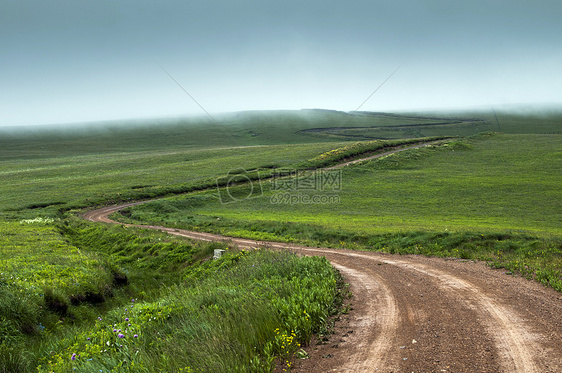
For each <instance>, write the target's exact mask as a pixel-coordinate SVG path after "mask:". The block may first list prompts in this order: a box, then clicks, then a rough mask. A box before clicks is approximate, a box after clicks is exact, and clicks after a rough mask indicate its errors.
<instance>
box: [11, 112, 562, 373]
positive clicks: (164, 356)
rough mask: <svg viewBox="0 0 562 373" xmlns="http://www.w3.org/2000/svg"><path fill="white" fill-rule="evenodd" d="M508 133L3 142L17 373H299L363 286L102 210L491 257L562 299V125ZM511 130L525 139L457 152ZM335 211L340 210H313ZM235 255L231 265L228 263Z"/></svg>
mask: <svg viewBox="0 0 562 373" xmlns="http://www.w3.org/2000/svg"><path fill="white" fill-rule="evenodd" d="M497 117H498V120H496V118H495V117H494V116H493V115H491V113H477V114H462V115H461V114H457V115H453V114H452V115H446V116H441V117H439V116H438V115H422V116H420V115H415V114H413V115H402V116H401V115H394V114H383V113H355V114H354V115H350V114H347V113H342V112H332V111H326V110H306V111H302V112H247V113H241V114H239V115H238V116H225V117H223V118H219V119H220V120H221V123H223V124H224V128H219V127H218V126H215V125H214V124H213V123H210V122H208V121H207V120H199V119H198V120H192V121H187V122H182V121H167V122H159V123H149V122H145V123H132V124H130V126H121V125H119V124H117V123H114V124H107V125H103V126H82V127H81V128H79V129H70V128H65V127H64V126H61V127H60V128H51V129H49V130H43V129H41V128H35V129H34V130H33V131H28V132H27V133H22V132H18V131H12V130H6V129H1V130H0V159H2V162H0V176H2V178H1V179H0V193H2V199H0V337H1V342H0V372H20V371H21V372H27V371H37V370H39V371H45V372H67V371H74V370H76V371H82V372H93V371H95V372H97V371H102V372H111V371H113V372H121V371H125V372H127V371H130V372H159V371H177V372H181V371H184V372H224V371H232V372H246V371H251V372H269V371H271V369H272V367H273V365H274V364H277V365H278V366H279V365H282V366H283V368H284V369H287V370H290V364H291V356H292V354H293V353H294V352H296V351H298V350H299V349H300V348H301V346H303V345H306V343H308V341H309V340H310V337H311V335H312V333H315V332H317V331H319V330H321V329H322V328H325V323H326V320H327V318H328V317H329V316H330V315H333V314H334V313H337V312H340V311H338V307H339V305H341V302H342V298H343V297H344V296H345V294H346V290H345V285H344V283H343V281H342V280H341V278H340V277H339V275H338V273H337V271H335V270H334V269H333V268H332V267H331V266H330V264H329V263H328V262H327V261H326V260H324V259H321V258H298V257H296V256H294V255H292V254H289V253H285V252H270V251H260V252H254V251H247V250H243V248H236V247H232V246H229V245H228V244H227V243H204V242H195V241H191V240H186V239H182V238H178V237H173V236H170V235H167V234H165V233H162V232H158V231H153V230H144V229H137V228H130V227H125V226H123V225H111V226H110V225H105V224H94V223H88V222H85V221H83V220H82V219H80V218H79V217H78V214H79V213H80V211H82V210H78V209H83V208H88V207H92V206H96V205H103V204H112V203H118V202H127V201H132V200H142V199H150V198H156V197H158V198H161V197H167V198H164V199H160V200H157V201H153V202H149V203H146V204H143V205H139V206H136V207H134V208H129V209H126V210H123V211H122V212H120V213H116V214H114V215H113V218H114V219H117V220H121V221H123V222H142V223H155V224H160V225H166V226H170V227H178V228H187V229H192V230H199V231H206V232H215V233H221V234H225V235H232V236H238V237H248V238H254V239H259V240H275V241H284V242H299V243H304V244H309V245H317V246H324V247H341V248H350V249H357V250H376V251H382V252H389V253H396V254H422V255H434V256H441V257H452V258H458V259H460V260H473V259H474V260H484V261H487V262H488V263H489V264H490V265H491V266H493V267H495V268H504V270H505V272H506V273H508V274H513V275H522V276H526V277H528V278H533V279H535V280H537V281H540V282H542V283H544V284H545V285H547V286H551V287H553V288H555V289H557V290H559V291H562V284H561V279H562V274H561V270H562V254H561V253H562V238H561V237H562V228H561V226H560V221H562V216H561V211H562V206H561V205H560V201H562V198H561V197H562V196H561V195H560V188H559V185H560V184H561V182H562V180H561V179H560V175H562V170H561V169H560V167H561V166H560V165H561V164H562V162H560V161H561V160H562V153H561V152H560V149H561V148H562V146H561V140H560V136H559V135H558V134H556V132H557V131H559V123H560V115H559V114H556V113H551V114H549V115H543V116H541V115H525V116H523V115H512V114H505V113H498V115H497ZM225 128H226V130H227V132H228V133H225V131H224V129H225ZM496 130H501V131H502V132H505V133H513V134H511V135H509V134H497V133H491V132H487V133H484V134H480V135H476V136H471V137H470V136H469V137H463V138H451V136H468V135H475V134H476V133H479V132H481V131H496ZM515 133H518V135H514V134H515ZM522 134H525V135H522ZM428 136H431V137H428ZM350 140H351V141H350ZM434 140H435V141H437V142H436V143H435V144H434V145H432V146H429V147H424V148H421V149H414V150H408V151H405V152H400V153H396V154H394V155H391V156H387V157H384V158H381V159H377V160H373V161H368V162H364V163H361V164H358V165H354V166H353V167H347V168H343V169H341V170H334V171H331V172H336V173H337V175H340V176H341V178H339V179H333V178H332V179H328V180H329V181H330V182H331V183H332V184H330V185H327V188H325V189H322V190H317V189H310V188H309V189H306V188H305V189H304V190H299V191H298V193H297V194H298V196H299V199H298V200H297V201H295V200H294V199H293V195H294V193H293V192H294V191H292V190H291V189H289V190H286V189H285V190H284V189H282V188H281V189H280V186H281V185H291V183H292V182H294V181H295V177H297V178H300V177H304V178H305V179H306V178H307V177H310V175H315V173H319V172H322V171H319V169H321V168H324V167H328V166H332V165H335V164H338V163H341V162H343V161H348V160H352V159H357V158H361V157H365V156H369V155H372V154H375V153H377V152H382V151H386V150H390V149H394V148H400V147H406V146H409V145H411V144H414V143H418V142H422V141H424V142H425V141H434ZM307 182H310V180H308V181H307ZM338 182H340V184H337V183H338ZM333 183H336V184H333ZM308 185H310V184H308ZM217 186H218V187H219V188H218V189H217ZM185 193H187V194H185ZM280 193H281V194H280ZM287 194H288V195H289V197H290V198H284V196H285V195H287ZM317 194H322V195H324V196H331V197H334V198H333V199H326V200H324V202H326V201H331V202H330V203H304V202H303V201H311V199H307V198H308V197H313V196H315V195H317ZM303 196H304V197H303ZM274 197H281V198H277V199H275V198H274ZM335 197H337V198H335ZM332 202H333V203H332ZM336 202H337V203H336ZM215 249H224V250H226V254H225V255H224V256H223V258H221V259H219V260H210V257H211V256H212V253H213V251H214V250H215ZM37 367H39V368H37Z"/></svg>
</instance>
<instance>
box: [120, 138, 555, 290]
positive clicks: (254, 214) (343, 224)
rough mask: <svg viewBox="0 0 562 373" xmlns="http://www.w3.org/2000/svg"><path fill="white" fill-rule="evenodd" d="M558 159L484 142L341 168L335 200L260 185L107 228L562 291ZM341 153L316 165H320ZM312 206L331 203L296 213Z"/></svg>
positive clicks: (145, 210) (534, 141)
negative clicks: (464, 264) (475, 267)
mask: <svg viewBox="0 0 562 373" xmlns="http://www.w3.org/2000/svg"><path fill="white" fill-rule="evenodd" d="M346 149H347V148H346ZM560 149H562V139H561V138H560V137H559V136H552V135H506V134H491V133H489V134H483V135H480V136H476V137H472V138H469V139H465V140H451V141H449V142H448V143H447V144H445V145H443V146H441V145H440V146H433V147H428V148H423V149H416V150H408V151H405V152H401V153H396V154H394V155H391V156H388V157H385V158H382V159H378V160H373V161H369V162H367V163H364V164H362V165H358V166H352V167H348V168H345V169H343V171H342V175H341V176H342V179H341V190H335V191H334V190H327V191H318V190H301V191H295V190H289V191H286V190H284V191H278V190H276V188H275V184H272V183H271V182H270V181H262V190H263V195H255V196H253V197H255V198H248V199H240V200H239V201H234V202H232V203H227V204H224V203H223V202H224V198H221V196H222V194H224V193H226V192H227V191H226V190H225V191H223V192H221V193H217V192H216V191H206V192H199V193H196V194H191V195H188V196H180V197H174V198H170V199H166V200H160V201H154V202H150V203H147V204H144V205H140V206H136V207H134V208H130V209H127V210H125V211H123V212H122V213H121V214H114V215H113V216H114V217H115V218H117V219H123V220H124V221H144V222H151V223H155V224H162V225H167V226H174V227H178V228H187V229H194V230H202V231H211V232H215V233H221V234H224V235H232V236H238V237H247V238H253V239H257V240H277V241H286V242H305V243H308V244H310V245H324V246H334V247H347V248H356V249H366V250H377V251H387V252H392V253H411V254H424V255H437V256H445V257H446V256H453V257H460V258H465V259H478V260H485V261H488V262H489V263H490V264H491V265H493V266H495V267H504V268H508V269H510V270H512V271H514V272H516V273H519V274H521V275H524V276H527V277H529V278H536V279H537V280H539V281H541V282H543V283H545V284H546V285H549V286H552V287H554V288H555V289H558V290H562V282H561V281H562V275H561V273H562V272H561V270H562V261H561V256H560V252H562V243H561V241H560V238H559V237H560V236H561V234H562V227H561V226H560V221H562V203H561V201H562V191H561V190H560V188H559V185H561V183H562V169H561V168H562V166H561V165H562V162H561V161H562V153H561V152H560ZM342 152H345V150H342V151H341V152H340V151H336V152H333V151H332V152H329V153H326V155H324V156H320V157H319V158H322V161H323V162H328V163H329V162H330V157H338V156H339V154H341V153H342ZM301 177H302V178H306V174H305V176H302V175H301ZM283 180H284V181H287V180H286V179H282V181H283ZM288 180H290V179H288ZM238 188H240V189H244V188H246V189H247V188H248V187H247V186H240V187H238ZM230 193H231V194H233V195H238V196H245V195H247V192H246V193H244V192H237V191H236V189H233V190H231V191H230ZM318 194H320V195H324V196H328V197H330V196H331V197H337V199H336V200H335V202H337V203H304V202H302V201H307V199H305V198H304V197H303V196H305V197H309V198H310V199H311V198H312V196H314V195H318ZM280 195H281V197H279V196H280ZM285 195H289V197H287V198H284V197H283V196H285ZM295 195H296V196H298V198H297V199H295V200H294V201H293V199H292V197H293V196H295ZM292 202H295V203H292ZM328 202H330V201H329V200H328ZM332 202H333V201H332Z"/></svg>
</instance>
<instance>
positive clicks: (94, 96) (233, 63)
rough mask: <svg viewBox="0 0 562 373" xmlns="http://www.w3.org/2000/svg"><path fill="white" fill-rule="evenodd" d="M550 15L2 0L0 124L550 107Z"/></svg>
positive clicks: (500, 1) (501, 8) (486, 9)
mask: <svg viewBox="0 0 562 373" xmlns="http://www.w3.org/2000/svg"><path fill="white" fill-rule="evenodd" d="M561 11H562V5H561V4H560V3H559V2H557V1H551V0H546V1H541V2H539V3H531V2H528V1H522V0H517V1H507V0H495V1H488V2H471V1H456V2H451V1H446V0H424V1H413V0H404V1H396V2H386V1H385V2H383V1H363V0H354V1H348V2H336V1H316V0H314V1H307V2H297V1H293V0H289V1H284V2H278V1H277V2H274V1H259V2H258V1H248V0H246V1H237V2H232V1H226V0H214V1H205V2H181V1H177V0H166V1H161V2H149V1H130V0H123V1H119V2H110V1H97V2H86V1H73V2H69V1H63V0H53V1H50V2H34V3H33V4H31V3H29V2H16V1H12V0H8V1H4V2H3V5H2V12H0V45H2V59H1V60H0V81H1V86H2V89H1V90H0V126H19V125H32V124H53V123H75V122H95V121H104V120H119V119H129V118H154V117H172V118H174V117H179V116H186V115H205V113H204V111H203V108H204V110H206V111H208V112H210V113H213V114H214V113H219V112H234V111H242V110H278V109H289V110H294V109H301V108H329V109H335V110H342V111H352V110H356V109H358V108H360V109H361V110H366V111H396V110H419V109H432V108H436V109H443V108H466V107H474V106H490V105H492V106H498V105H502V104H519V103H521V104H528V103H534V104H545V103H549V104H551V105H557V104H560V103H561V102H562V94H561V93H560V89H559V87H560V86H562V74H561V72H562V71H561V69H562V68H561V66H562V48H561V47H562V39H560V36H559V35H561V34H562V24H561V23H560V22H559V15H560V14H561ZM388 78H390V79H388ZM386 79H388V80H386ZM174 80H175V81H174ZM385 81H386V82H385ZM383 82H385V83H384V84H383V85H382V87H380V86H381V84H382V83H383ZM180 85H181V87H180ZM379 87H380V89H379V90H378V91H377V92H376V94H374V95H373V96H372V97H371V98H370V99H369V100H367V99H368V98H369V97H370V95H371V94H372V93H373V92H375V90H376V89H377V88H379ZM182 89H183V90H182ZM186 93H187V94H186ZM189 95H191V96H192V97H189ZM192 98H193V99H195V100H197V103H196V102H194V100H193V99H192Z"/></svg>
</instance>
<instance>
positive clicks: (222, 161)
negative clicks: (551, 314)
mask: <svg viewBox="0 0 562 373" xmlns="http://www.w3.org/2000/svg"><path fill="white" fill-rule="evenodd" d="M332 147H333V145H331V144H325V143H315V144H308V145H306V146H304V145H282V146H268V147H253V148H224V149H216V148H215V149H176V150H175V151H167V152H162V151H148V152H139V151H133V152H122V153H109V154H105V155H104V156H103V157H100V156H98V155H77V156H64V155H61V156H58V157H53V158H46V159H33V160H25V159H20V160H17V161H15V160H14V161H10V162H2V163H0V175H1V176H2V182H1V184H0V193H2V196H3V198H2V199H1V200H0V211H2V210H4V215H5V216H7V217H10V216H16V218H19V217H21V216H22V212H23V213H27V216H29V217H34V216H37V215H43V214H44V215H47V216H54V214H56V211H58V210H59V209H61V208H62V209H68V208H71V207H83V206H90V205H96V204H101V203H104V202H108V201H127V200H129V199H138V198H150V197H156V196H159V195H165V194H167V193H174V192H175V193H177V192H182V191H183V192H185V191H189V190H191V189H192V188H199V187H201V186H209V185H214V184H215V182H216V179H217V178H218V177H223V176H226V175H227V173H228V171H229V170H231V169H239V168H245V169H248V170H251V169H263V170H264V171H267V170H269V169H270V168H271V167H283V166H289V165H291V164H294V163H295V162H298V161H300V160H302V159H307V158H310V157H313V156H315V155H317V154H318V153H321V152H323V151H326V150H329V149H331V148H332ZM15 186H17V187H15ZM10 211H15V213H10Z"/></svg>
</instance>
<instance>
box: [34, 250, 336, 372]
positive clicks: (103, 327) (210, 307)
mask: <svg viewBox="0 0 562 373" xmlns="http://www.w3.org/2000/svg"><path fill="white" fill-rule="evenodd" d="M184 279H185V280H186V281H187V282H188V285H183V286H176V287H172V288H170V289H169V290H168V291H167V292H166V294H164V295H163V296H162V298H161V299H160V300H158V301H155V302H150V303H145V302H138V301H135V300H133V301H132V302H130V303H129V304H128V305H126V306H123V307H122V308H120V309H116V310H114V311H112V312H110V313H109V314H107V315H105V316H104V317H100V318H99V319H98V320H97V321H96V322H95V324H93V325H92V326H90V327H88V328H83V330H82V331H81V332H78V333H76V334H74V335H73V336H72V337H70V338H66V339H64V340H61V339H59V340H58V341H57V342H55V343H52V342H50V343H48V344H49V348H50V349H51V350H52V351H54V353H51V354H50V355H48V356H45V357H44V358H42V359H41V366H40V367H39V369H38V370H39V371H41V372H42V371H45V372H67V371H71V370H76V371H79V372H93V371H98V370H100V369H101V370H102V371H104V372H105V371H120V372H162V371H164V372H180V371H184V372H269V371H271V369H272V367H273V364H274V362H275V359H276V357H280V358H282V359H283V361H284V363H285V364H287V362H289V359H290V355H291V353H292V352H294V351H296V350H297V349H298V348H299V347H300V346H301V344H304V343H307V342H308V340H309V339H310V337H311V335H312V333H313V332H314V331H317V330H318V328H319V327H320V326H321V325H322V324H323V322H324V321H325V319H326V318H327V317H328V316H329V315H330V314H331V313H332V312H333V309H334V308H333V307H334V305H335V303H334V302H335V301H336V300H337V299H338V294H339V291H338V286H339V287H341V282H339V277H338V275H337V273H336V271H335V270H334V269H333V268H332V267H331V266H330V264H329V263H328V262H327V261H326V260H325V259H322V258H302V259H299V258H297V257H296V256H295V255H293V254H288V253H273V252H268V251H261V252H252V253H249V252H245V251H242V252H239V253H233V254H231V255H226V256H224V257H223V258H221V259H220V260H218V261H211V262H206V263H205V264H204V265H202V266H200V267H198V268H197V271H196V272H194V273H191V274H188V275H187V276H186V277H184ZM340 299H341V297H340ZM73 357H74V358H73ZM289 364H290V362H289Z"/></svg>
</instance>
